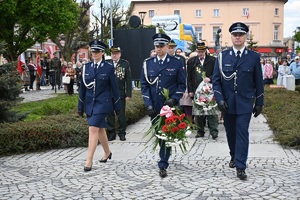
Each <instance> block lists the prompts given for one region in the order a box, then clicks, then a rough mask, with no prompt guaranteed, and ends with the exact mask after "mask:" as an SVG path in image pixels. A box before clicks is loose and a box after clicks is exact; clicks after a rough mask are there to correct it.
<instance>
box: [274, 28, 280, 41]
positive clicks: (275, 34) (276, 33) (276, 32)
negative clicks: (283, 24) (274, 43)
mask: <svg viewBox="0 0 300 200" xmlns="http://www.w3.org/2000/svg"><path fill="white" fill-rule="evenodd" d="M273 39H274V40H279V25H274V38H273Z"/></svg>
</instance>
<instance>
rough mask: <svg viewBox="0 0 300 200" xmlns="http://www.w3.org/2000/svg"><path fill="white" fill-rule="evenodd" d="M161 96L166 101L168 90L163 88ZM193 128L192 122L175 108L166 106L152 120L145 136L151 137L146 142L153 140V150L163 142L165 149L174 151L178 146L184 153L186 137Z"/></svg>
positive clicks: (186, 143) (186, 142)
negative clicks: (172, 148) (171, 148)
mask: <svg viewBox="0 0 300 200" xmlns="http://www.w3.org/2000/svg"><path fill="white" fill-rule="evenodd" d="M162 94H163V96H164V97H165V99H166V100H168V99H169V90H167V89H165V88H164V89H163V91H162ZM193 126H194V125H193V124H192V122H190V121H189V120H188V119H187V118H186V116H185V114H184V113H181V111H180V110H179V109H178V108H177V107H174V108H173V107H169V106H168V105H166V106H163V107H162V109H161V110H160V114H159V115H157V116H156V117H155V118H154V119H153V120H152V126H151V127H150V129H149V130H148V131H147V132H146V134H145V136H148V135H151V137H150V139H149V140H148V142H149V141H150V140H152V138H155V142H154V146H153V150H155V149H156V147H157V145H158V144H159V143H160V142H163V141H165V144H166V147H175V150H176V147H177V146H179V147H180V149H181V151H182V152H183V153H184V152H186V151H187V145H188V140H187V136H189V135H190V134H191V133H192V128H193Z"/></svg>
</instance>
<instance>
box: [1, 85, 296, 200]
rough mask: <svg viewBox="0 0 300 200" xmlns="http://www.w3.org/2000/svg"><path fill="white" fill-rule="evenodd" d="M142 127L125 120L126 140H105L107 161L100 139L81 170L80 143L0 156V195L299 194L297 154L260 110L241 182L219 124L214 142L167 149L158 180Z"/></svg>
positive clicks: (192, 142) (156, 196)
mask: <svg viewBox="0 0 300 200" xmlns="http://www.w3.org/2000/svg"><path fill="white" fill-rule="evenodd" d="M45 90H47V89H45ZM44 93H45V94H46V93H47V92H46V91H44ZM39 94H40V95H39V96H43V95H41V94H42V92H40V93H39ZM35 96H37V95H35ZM24 97H25V100H26V99H28V98H29V97H28V96H26V95H25V96H24ZM149 126H150V124H149V118H148V117H145V118H143V119H141V120H140V121H139V122H137V123H136V124H133V125H130V126H128V135H127V140H126V141H125V142H122V141H120V140H119V139H118V138H117V140H115V141H113V142H110V148H111V151H112V152H113V155H112V160H108V162H107V163H100V162H99V160H100V159H101V157H102V154H103V150H102V147H101V146H100V145H99V146H98V148H97V150H96V153H95V157H94V162H93V169H92V171H91V172H84V171H83V166H84V161H85V158H86V155H87V148H68V149H58V150H51V151H46V152H39V153H29V154H22V155H14V156H8V157H1V158H0V165H1V168H0V180H1V181H0V199H257V200H259V199H286V200H294V199H300V173H299V171H300V161H299V158H300V152H299V151H297V150H293V149H286V148H282V147H281V146H280V145H278V144H277V143H276V142H274V141H273V133H272V131H270V129H269V127H268V125H267V124H266V119H265V118H264V117H263V116H259V117H258V118H253V119H252V122H251V125H250V132H251V134H250V142H251V144H250V149H249V159H248V168H247V170H246V172H247V174H248V179H247V180H245V181H242V180H239V179H238V178H237V177H236V172H235V170H234V169H231V168H229V167H228V162H229V159H230V157H229V153H228V147H227V143H226V137H225V131H224V127H223V126H222V125H220V126H219V129H220V133H219V137H218V138H217V140H212V139H211V138H210V136H208V134H206V135H205V137H204V138H200V139H199V138H198V139H195V138H194V136H190V138H189V145H190V146H189V149H188V152H187V153H186V154H185V155H184V154H182V153H181V152H180V150H178V152H177V153H173V155H172V156H171V158H170V166H169V169H168V176H167V177H166V178H164V179H161V178H160V177H159V175H158V168H157V161H158V159H159V157H158V152H157V151H156V152H153V151H152V150H151V149H152V145H151V142H149V143H146V141H147V138H143V133H144V132H145V130H147V129H148V128H149Z"/></svg>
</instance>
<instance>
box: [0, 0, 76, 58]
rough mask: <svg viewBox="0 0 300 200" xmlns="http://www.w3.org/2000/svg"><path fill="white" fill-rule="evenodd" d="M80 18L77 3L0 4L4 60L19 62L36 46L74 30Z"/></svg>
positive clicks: (34, 0) (28, 0) (16, 0)
mask: <svg viewBox="0 0 300 200" xmlns="http://www.w3.org/2000/svg"><path fill="white" fill-rule="evenodd" d="M78 14H79V9H78V4H77V3H76V1H74V0H51V1H44V0H22V1H21V0H7V1H0V41H3V43H4V53H3V54H4V57H5V58H7V60H8V61H16V60H17V58H18V56H19V55H20V54H21V53H23V52H24V51H26V50H27V49H28V48H30V47H31V46H33V45H34V44H35V43H36V42H40V43H41V42H43V41H45V40H46V38H47V37H50V38H55V37H56V36H57V35H59V34H64V33H66V32H67V31H70V30H72V29H75V28H76V25H77V20H78Z"/></svg>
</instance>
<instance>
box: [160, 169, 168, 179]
mask: <svg viewBox="0 0 300 200" xmlns="http://www.w3.org/2000/svg"><path fill="white" fill-rule="evenodd" d="M159 176H160V177H162V178H165V177H166V176H168V173H167V170H166V169H164V168H161V169H159Z"/></svg>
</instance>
